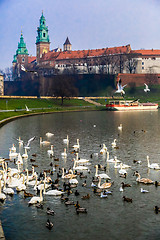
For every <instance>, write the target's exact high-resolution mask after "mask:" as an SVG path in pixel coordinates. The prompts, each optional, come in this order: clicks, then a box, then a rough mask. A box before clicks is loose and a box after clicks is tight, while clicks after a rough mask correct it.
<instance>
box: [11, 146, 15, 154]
mask: <svg viewBox="0 0 160 240" xmlns="http://www.w3.org/2000/svg"><path fill="white" fill-rule="evenodd" d="M11 151H12V152H16V147H15V145H14V144H12V147H11Z"/></svg>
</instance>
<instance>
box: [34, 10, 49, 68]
mask: <svg viewBox="0 0 160 240" xmlns="http://www.w3.org/2000/svg"><path fill="white" fill-rule="evenodd" d="M37 34H38V35H37V39H36V45H37V50H36V51H37V52H36V55H37V64H39V60H40V58H41V57H42V55H43V53H47V52H49V51H50V41H49V35H48V26H46V19H45V17H44V15H43V11H42V15H41V17H40V20H39V27H38V28H37Z"/></svg>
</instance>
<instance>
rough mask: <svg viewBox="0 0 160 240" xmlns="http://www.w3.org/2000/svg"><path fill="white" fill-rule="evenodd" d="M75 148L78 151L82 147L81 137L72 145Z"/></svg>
mask: <svg viewBox="0 0 160 240" xmlns="http://www.w3.org/2000/svg"><path fill="white" fill-rule="evenodd" d="M72 147H73V148H74V150H76V151H78V150H79V148H80V145H79V139H77V144H75V145H73V146H72Z"/></svg>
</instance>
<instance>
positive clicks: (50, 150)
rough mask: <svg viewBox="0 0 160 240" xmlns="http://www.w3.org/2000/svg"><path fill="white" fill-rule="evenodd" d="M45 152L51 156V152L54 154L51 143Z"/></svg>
mask: <svg viewBox="0 0 160 240" xmlns="http://www.w3.org/2000/svg"><path fill="white" fill-rule="evenodd" d="M47 153H48V154H49V155H52V156H53V154H54V151H53V145H51V149H49V150H47Z"/></svg>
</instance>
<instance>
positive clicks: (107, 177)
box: [95, 165, 111, 179]
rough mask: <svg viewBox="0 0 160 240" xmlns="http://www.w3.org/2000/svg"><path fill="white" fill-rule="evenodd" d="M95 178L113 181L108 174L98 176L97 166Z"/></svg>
mask: <svg viewBox="0 0 160 240" xmlns="http://www.w3.org/2000/svg"><path fill="white" fill-rule="evenodd" d="M95 177H100V178H105V179H111V178H110V177H109V176H108V175H107V174H106V173H101V174H98V165H96V173H95Z"/></svg>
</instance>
